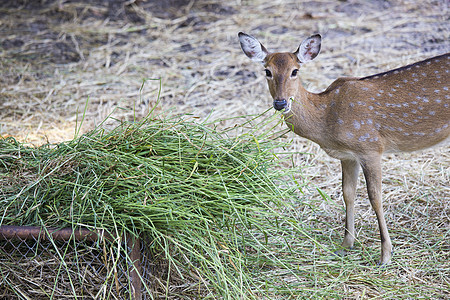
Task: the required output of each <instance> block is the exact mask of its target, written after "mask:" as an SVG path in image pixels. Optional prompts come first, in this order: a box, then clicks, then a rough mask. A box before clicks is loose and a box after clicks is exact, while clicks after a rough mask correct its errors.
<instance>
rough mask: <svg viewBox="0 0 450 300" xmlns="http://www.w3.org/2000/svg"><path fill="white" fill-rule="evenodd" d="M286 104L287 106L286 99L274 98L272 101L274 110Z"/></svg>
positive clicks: (280, 108)
mask: <svg viewBox="0 0 450 300" xmlns="http://www.w3.org/2000/svg"><path fill="white" fill-rule="evenodd" d="M286 106H287V101H286V99H275V100H274V101H273V108H275V109H276V110H282V109H283V108H286Z"/></svg>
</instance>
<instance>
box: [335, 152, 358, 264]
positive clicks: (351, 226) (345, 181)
mask: <svg viewBox="0 0 450 300" xmlns="http://www.w3.org/2000/svg"><path fill="white" fill-rule="evenodd" d="M341 167H342V192H343V194H344V202H345V208H346V210H345V234H344V241H343V242H342V247H343V248H344V249H343V250H339V251H336V253H337V254H340V255H342V254H345V253H346V249H350V248H352V247H353V244H354V242H355V198H356V185H357V183H358V174H359V163H358V162H357V161H356V160H342V161H341Z"/></svg>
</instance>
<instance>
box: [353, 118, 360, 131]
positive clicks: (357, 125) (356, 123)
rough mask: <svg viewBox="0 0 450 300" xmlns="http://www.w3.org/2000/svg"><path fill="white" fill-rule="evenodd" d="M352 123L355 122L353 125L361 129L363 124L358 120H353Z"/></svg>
mask: <svg viewBox="0 0 450 300" xmlns="http://www.w3.org/2000/svg"><path fill="white" fill-rule="evenodd" d="M352 124H353V127H355V129H358V130H359V129H360V128H361V124H360V123H359V122H358V121H356V120H353V123H352Z"/></svg>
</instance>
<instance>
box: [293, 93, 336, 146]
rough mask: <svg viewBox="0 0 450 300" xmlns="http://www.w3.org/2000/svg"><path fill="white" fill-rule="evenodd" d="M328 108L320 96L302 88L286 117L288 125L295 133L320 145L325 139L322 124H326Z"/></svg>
mask: <svg viewBox="0 0 450 300" xmlns="http://www.w3.org/2000/svg"><path fill="white" fill-rule="evenodd" d="M327 106H329V105H327V103H325V102H324V101H322V99H321V98H320V96H319V95H318V94H314V93H310V92H308V91H306V90H305V89H304V88H303V87H300V89H299V92H298V93H297V97H296V99H294V101H293V102H292V106H291V111H290V112H289V113H287V114H286V115H285V120H286V125H287V126H288V127H289V129H291V130H292V131H293V132H294V133H296V134H298V135H300V136H302V137H304V138H307V139H309V140H311V141H313V142H316V143H318V144H319V145H320V144H321V139H323V138H324V136H323V128H322V124H325V123H326V122H325V120H324V118H325V115H326V110H327V109H328V107H327Z"/></svg>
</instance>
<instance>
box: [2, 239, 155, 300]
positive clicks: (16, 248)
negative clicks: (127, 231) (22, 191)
mask: <svg viewBox="0 0 450 300" xmlns="http://www.w3.org/2000/svg"><path fill="white" fill-rule="evenodd" d="M140 244H141V247H140V257H141V259H140V262H141V268H142V269H141V277H142V289H141V291H142V298H143V299H147V298H150V295H149V294H148V288H149V286H150V274H151V272H150V271H151V270H150V266H151V264H150V261H149V257H150V255H149V254H148V249H146V243H142V242H141V243H140ZM130 253H131V249H130V248H129V247H128V246H127V243H126V242H122V241H108V240H105V239H104V240H99V241H97V242H90V241H75V240H73V239H72V240H69V241H59V240H52V239H50V240H42V239H39V238H36V237H29V238H27V239H23V238H17V237H14V238H5V236H1V234H0V275H1V277H0V299H26V298H28V299H49V298H53V299H75V298H76V299H93V298H96V299H105V298H106V299H131V298H132V295H133V283H132V280H131V278H130V272H131V270H132V268H133V263H132V261H131V259H130V255H129V254H130ZM146 287H147V288H146Z"/></svg>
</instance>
